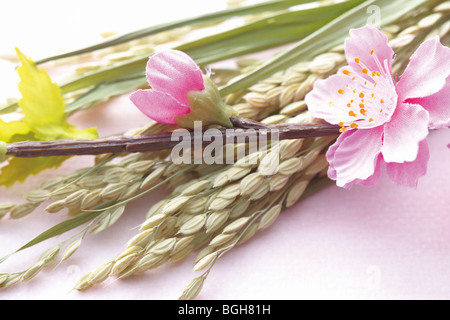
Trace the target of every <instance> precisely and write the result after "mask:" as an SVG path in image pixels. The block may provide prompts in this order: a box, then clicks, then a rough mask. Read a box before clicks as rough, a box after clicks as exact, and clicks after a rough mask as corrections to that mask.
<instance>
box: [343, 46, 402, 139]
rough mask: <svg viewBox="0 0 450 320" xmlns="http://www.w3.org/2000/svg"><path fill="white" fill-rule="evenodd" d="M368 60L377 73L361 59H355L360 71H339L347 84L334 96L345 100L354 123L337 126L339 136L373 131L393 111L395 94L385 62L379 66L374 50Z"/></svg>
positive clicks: (379, 62)
mask: <svg viewBox="0 0 450 320" xmlns="http://www.w3.org/2000/svg"><path fill="white" fill-rule="evenodd" d="M370 56H371V57H372V59H373V60H374V61H375V64H376V66H377V69H375V70H371V69H370V68H368V67H367V66H366V65H365V64H363V63H362V62H361V59H359V58H355V62H356V63H357V64H358V66H359V67H360V68H361V69H360V70H359V72H357V71H355V70H353V69H350V70H348V69H344V70H343V71H342V74H343V75H345V76H347V77H348V79H349V82H348V83H347V84H346V87H345V88H340V89H339V90H338V93H339V94H340V95H343V96H345V101H346V105H345V107H346V108H347V111H348V115H349V116H350V117H352V118H354V121H350V122H349V121H347V122H341V123H340V124H339V125H340V127H341V132H344V131H345V130H347V129H348V128H351V129H356V128H373V127H375V126H379V125H381V124H384V123H385V122H387V121H389V120H390V117H391V115H392V113H393V111H394V110H395V107H396V104H397V94H396V90H395V83H394V81H393V79H392V75H391V72H390V68H389V66H388V62H387V61H386V60H385V61H384V62H383V64H382V63H381V61H380V60H379V59H378V57H377V55H376V53H375V50H371V51H370ZM341 107H343V106H341Z"/></svg>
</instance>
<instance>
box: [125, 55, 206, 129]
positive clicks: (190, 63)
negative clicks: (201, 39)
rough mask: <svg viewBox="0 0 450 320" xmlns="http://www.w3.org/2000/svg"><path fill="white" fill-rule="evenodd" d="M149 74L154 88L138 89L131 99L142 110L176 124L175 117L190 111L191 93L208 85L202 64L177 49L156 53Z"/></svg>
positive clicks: (147, 71)
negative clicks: (189, 95) (200, 65)
mask: <svg viewBox="0 0 450 320" xmlns="http://www.w3.org/2000/svg"><path fill="white" fill-rule="evenodd" d="M146 75H147V81H148V83H149V84H150V86H151V88H152V89H147V90H138V91H136V92H134V93H132V94H131V96H130V99H131V101H132V102H133V103H134V104H135V105H136V107H137V108H138V109H139V110H140V111H141V112H142V113H144V114H145V115H146V116H148V117H149V118H151V119H153V120H155V121H157V122H160V123H166V124H175V121H174V117H176V116H182V115H186V114H189V113H190V112H191V109H190V107H189V102H188V93H189V92H191V91H202V90H203V89H204V88H205V85H204V80H203V73H202V71H201V69H200V67H199V66H198V65H197V64H196V63H195V62H194V60H192V58H191V57H189V56H188V55H187V54H185V53H184V52H181V51H178V50H166V51H162V52H159V53H157V54H155V55H153V56H152V57H151V58H150V59H149V61H148V63H147V69H146Z"/></svg>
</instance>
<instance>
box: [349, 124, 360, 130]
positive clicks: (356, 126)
mask: <svg viewBox="0 0 450 320" xmlns="http://www.w3.org/2000/svg"><path fill="white" fill-rule="evenodd" d="M350 127H351V128H352V129H356V128H358V127H359V125H357V124H356V123H352V124H351V125H350Z"/></svg>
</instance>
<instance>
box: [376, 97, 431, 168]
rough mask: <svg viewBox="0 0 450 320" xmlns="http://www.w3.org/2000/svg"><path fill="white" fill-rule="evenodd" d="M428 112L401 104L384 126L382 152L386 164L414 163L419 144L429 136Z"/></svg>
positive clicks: (411, 105)
mask: <svg viewBox="0 0 450 320" xmlns="http://www.w3.org/2000/svg"><path fill="white" fill-rule="evenodd" d="M428 121H429V115H428V112H427V111H426V110H425V109H424V108H422V107H421V106H419V105H416V104H407V103H399V105H398V106H397V109H396V110H395V113H394V115H393V116H392V119H391V121H390V122H388V123H386V124H385V126H384V141H383V147H382V149H381V152H382V153H383V157H384V160H385V161H386V162H397V163H403V162H406V161H414V160H415V159H416V158H417V154H418V152H419V143H420V141H422V140H424V139H425V138H426V137H427V135H428Z"/></svg>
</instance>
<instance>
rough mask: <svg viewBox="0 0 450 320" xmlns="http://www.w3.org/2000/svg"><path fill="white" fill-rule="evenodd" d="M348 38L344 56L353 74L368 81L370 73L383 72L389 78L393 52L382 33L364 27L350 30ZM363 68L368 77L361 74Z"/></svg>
mask: <svg viewBox="0 0 450 320" xmlns="http://www.w3.org/2000/svg"><path fill="white" fill-rule="evenodd" d="M350 36H351V37H350V38H347V39H346V40H345V56H346V58H347V62H348V64H349V65H350V67H352V69H353V70H354V71H355V72H358V73H359V74H360V76H363V77H365V78H366V79H369V80H370V74H371V72H372V71H380V72H381V73H383V72H384V73H385V74H386V75H389V76H391V74H392V71H391V68H392V60H393V57H394V51H393V50H392V48H391V47H390V46H389V44H388V38H387V37H386V36H385V35H384V34H383V33H381V32H380V31H379V30H378V29H376V28H373V27H370V26H365V27H363V28H359V29H352V30H350ZM357 61H359V63H358V62H357ZM385 61H386V62H387V68H386V67H385ZM361 64H362V65H363V66H361ZM364 68H367V69H368V71H369V76H368V74H364V73H362V70H363V69H364Z"/></svg>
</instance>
